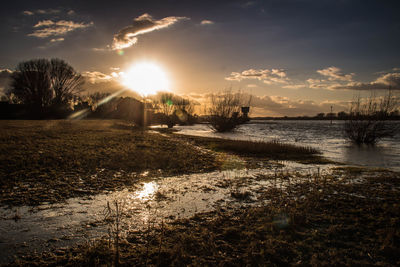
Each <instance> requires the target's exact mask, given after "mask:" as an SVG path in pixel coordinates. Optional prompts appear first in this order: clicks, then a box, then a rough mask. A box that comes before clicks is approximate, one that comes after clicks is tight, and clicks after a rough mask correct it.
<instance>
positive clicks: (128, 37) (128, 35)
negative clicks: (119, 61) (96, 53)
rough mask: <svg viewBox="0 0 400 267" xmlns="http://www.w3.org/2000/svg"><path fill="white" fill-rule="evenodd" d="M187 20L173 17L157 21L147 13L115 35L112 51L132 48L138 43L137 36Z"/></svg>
mask: <svg viewBox="0 0 400 267" xmlns="http://www.w3.org/2000/svg"><path fill="white" fill-rule="evenodd" d="M187 19H189V18H187V17H174V16H172V17H166V18H163V19H160V20H155V19H153V17H152V16H150V15H149V14H147V13H145V14H143V15H141V16H139V17H137V18H135V19H133V23H132V25H129V26H127V27H124V28H122V29H121V30H120V31H119V32H118V33H117V34H115V35H114V39H113V44H112V49H113V50H117V49H124V48H128V47H131V46H132V45H134V44H135V43H136V42H137V40H138V38H137V36H139V35H142V34H145V33H149V32H152V31H156V30H161V29H164V28H167V27H169V26H171V25H173V24H175V23H177V22H178V21H182V20H187Z"/></svg>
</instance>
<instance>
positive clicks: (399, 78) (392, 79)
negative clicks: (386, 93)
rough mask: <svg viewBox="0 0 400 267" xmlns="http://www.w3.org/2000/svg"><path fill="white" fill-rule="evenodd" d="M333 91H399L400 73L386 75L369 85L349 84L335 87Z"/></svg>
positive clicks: (360, 83)
mask: <svg viewBox="0 0 400 267" xmlns="http://www.w3.org/2000/svg"><path fill="white" fill-rule="evenodd" d="M333 89H347V90H388V89H390V90H400V73H398V72H395V73H386V74H382V75H381V76H379V77H378V78H377V79H376V80H375V81H372V82H369V83H362V82H351V83H348V84H346V85H341V86H335V87H334V88H333Z"/></svg>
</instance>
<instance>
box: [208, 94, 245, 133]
mask: <svg viewBox="0 0 400 267" xmlns="http://www.w3.org/2000/svg"><path fill="white" fill-rule="evenodd" d="M210 100H211V101H210V102H211V103H210V107H209V108H208V110H207V113H208V114H209V122H210V125H211V127H212V128H213V129H214V130H215V131H217V132H228V131H232V130H234V129H235V128H236V127H237V126H238V125H239V124H242V123H244V122H245V121H246V120H247V118H244V117H242V116H241V114H240V112H241V109H242V106H244V105H246V106H249V105H250V101H251V99H249V100H248V101H247V103H246V101H245V99H244V96H243V95H242V94H241V93H233V92H232V91H230V90H228V91H225V92H223V93H222V94H212V95H211V97H210Z"/></svg>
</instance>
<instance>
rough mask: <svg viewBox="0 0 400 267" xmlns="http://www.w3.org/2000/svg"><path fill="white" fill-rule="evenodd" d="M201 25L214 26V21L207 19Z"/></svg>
mask: <svg viewBox="0 0 400 267" xmlns="http://www.w3.org/2000/svg"><path fill="white" fill-rule="evenodd" d="M200 24H201V25H213V24H214V21H212V20H208V19H205V20H202V21H201V22H200Z"/></svg>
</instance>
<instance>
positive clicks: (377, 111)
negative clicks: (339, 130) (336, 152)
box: [344, 90, 399, 145]
mask: <svg viewBox="0 0 400 267" xmlns="http://www.w3.org/2000/svg"><path fill="white" fill-rule="evenodd" d="M398 108H399V99H398V98H396V97H395V96H394V95H393V94H392V92H391V91H390V90H389V92H388V93H387V94H386V95H385V96H384V97H383V98H377V97H375V96H370V97H368V98H366V99H361V97H358V98H357V99H356V100H355V101H353V102H352V104H351V107H350V112H349V116H348V120H346V122H345V125H344V132H345V136H346V137H347V138H348V139H350V140H351V141H352V142H353V143H356V144H359V145H360V144H370V145H373V144H376V143H377V142H378V141H379V140H380V139H382V138H385V137H391V136H393V135H394V134H395V132H396V129H395V128H394V127H389V126H388V123H387V120H388V118H389V115H390V114H391V113H392V112H394V111H395V110H397V109H398Z"/></svg>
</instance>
